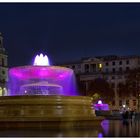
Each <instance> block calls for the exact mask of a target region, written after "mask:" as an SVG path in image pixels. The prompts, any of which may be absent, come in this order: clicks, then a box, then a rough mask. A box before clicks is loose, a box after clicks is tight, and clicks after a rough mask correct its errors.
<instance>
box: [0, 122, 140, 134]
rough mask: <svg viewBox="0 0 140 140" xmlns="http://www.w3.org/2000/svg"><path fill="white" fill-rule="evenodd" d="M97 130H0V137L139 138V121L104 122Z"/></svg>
mask: <svg viewBox="0 0 140 140" xmlns="http://www.w3.org/2000/svg"><path fill="white" fill-rule="evenodd" d="M101 126H102V130H101V129H99V130H97V129H92V128H91V127H90V128H86V129H68V130H42V129H39V130H33V129H32V130H26V129H25V130H0V137H139V136H140V132H139V130H140V128H139V127H140V121H139V120H137V121H133V122H132V121H130V120H129V122H128V124H123V122H122V120H104V121H102V123H101Z"/></svg>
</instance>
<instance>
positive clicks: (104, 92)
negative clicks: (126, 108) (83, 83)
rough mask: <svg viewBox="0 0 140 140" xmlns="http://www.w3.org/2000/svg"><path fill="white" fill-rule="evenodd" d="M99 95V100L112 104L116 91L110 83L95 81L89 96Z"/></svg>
mask: <svg viewBox="0 0 140 140" xmlns="http://www.w3.org/2000/svg"><path fill="white" fill-rule="evenodd" d="M95 94H98V95H99V96H98V98H100V99H102V100H103V101H105V102H107V103H110V102H111V101H112V99H113V98H114V90H113V89H112V88H111V87H110V85H109V83H108V82H107V81H106V80H104V79H101V78H98V79H95V80H94V81H92V82H91V83H90V85H89V89H88V96H94V95H95Z"/></svg>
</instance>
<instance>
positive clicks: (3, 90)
mask: <svg viewBox="0 0 140 140" xmlns="http://www.w3.org/2000/svg"><path fill="white" fill-rule="evenodd" d="M7 81H8V55H7V53H6V50H5V48H4V46H3V37H2V34H1V33H0V96H3V95H7Z"/></svg>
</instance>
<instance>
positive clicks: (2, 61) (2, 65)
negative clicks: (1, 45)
mask: <svg viewBox="0 0 140 140" xmlns="http://www.w3.org/2000/svg"><path fill="white" fill-rule="evenodd" d="M2 66H4V58H2Z"/></svg>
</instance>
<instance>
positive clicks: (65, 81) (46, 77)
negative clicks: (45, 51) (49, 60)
mask: <svg viewBox="0 0 140 140" xmlns="http://www.w3.org/2000/svg"><path fill="white" fill-rule="evenodd" d="M9 80H10V82H9V87H10V90H11V93H10V95H24V94H28V93H29V89H32V90H37V89H39V90H41V91H42V94H43V95H46V94H47V92H45V90H46V91H47V89H48V88H49V90H51V91H52V90H55V93H54V94H61V95H77V89H76V85H75V79H74V73H73V70H72V69H69V68H65V67H59V66H20V67H15V68H11V69H10V70H9ZM43 82H44V83H45V82H46V83H48V84H46V87H45V85H44V83H43ZM25 85H26V86H25ZM33 85H34V86H33ZM51 85H53V87H52V86H51ZM29 86H30V88H29ZM35 86H36V87H37V88H36V87H35ZM58 86H60V87H62V88H59V89H58ZM21 87H22V88H21ZM41 87H42V89H41ZM56 91H57V93H56ZM44 92H45V93H44ZM51 94H53V92H51Z"/></svg>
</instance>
